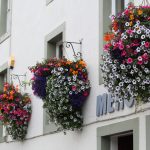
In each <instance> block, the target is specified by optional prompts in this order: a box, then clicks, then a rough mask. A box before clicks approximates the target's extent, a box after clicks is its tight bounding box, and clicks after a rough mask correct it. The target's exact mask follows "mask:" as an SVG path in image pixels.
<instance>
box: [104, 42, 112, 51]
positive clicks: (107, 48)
mask: <svg viewBox="0 0 150 150" xmlns="http://www.w3.org/2000/svg"><path fill="white" fill-rule="evenodd" d="M110 46H111V44H110V43H108V44H105V45H104V51H105V52H107V51H108V50H109V48H110Z"/></svg>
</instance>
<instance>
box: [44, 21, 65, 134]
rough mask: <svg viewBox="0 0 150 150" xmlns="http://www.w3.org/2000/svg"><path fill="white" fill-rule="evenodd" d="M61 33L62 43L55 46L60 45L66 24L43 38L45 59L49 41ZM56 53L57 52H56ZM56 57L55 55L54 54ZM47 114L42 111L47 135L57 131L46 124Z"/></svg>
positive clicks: (63, 39) (54, 126)
mask: <svg viewBox="0 0 150 150" xmlns="http://www.w3.org/2000/svg"><path fill="white" fill-rule="evenodd" d="M61 33H62V41H59V42H57V43H56V44H58V45H59V44H60V45H61V44H62V42H63V41H65V33H66V23H65V22H64V23H62V24H61V25H59V26H58V27H57V28H55V29H54V30H52V32H50V33H49V34H48V35H46V36H45V44H44V45H45V52H44V57H45V58H46V59H47V58H48V44H49V41H50V40H52V39H53V38H54V37H56V36H57V35H59V34H61ZM57 51H58V50H57ZM56 55H57V54H56ZM63 55H65V52H64V51H63ZM47 117H48V115H47V113H46V110H45V109H43V133H44V134H48V133H54V132H56V131H57V127H56V125H55V124H54V123H50V124H48V123H47Z"/></svg>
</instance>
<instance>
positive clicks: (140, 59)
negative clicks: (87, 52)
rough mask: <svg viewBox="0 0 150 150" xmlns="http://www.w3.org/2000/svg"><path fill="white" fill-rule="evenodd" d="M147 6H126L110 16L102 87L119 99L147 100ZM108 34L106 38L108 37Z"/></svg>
mask: <svg viewBox="0 0 150 150" xmlns="http://www.w3.org/2000/svg"><path fill="white" fill-rule="evenodd" d="M149 16H150V7H148V6H147V7H143V6H139V7H135V6H134V5H133V4H132V3H130V4H129V6H128V8H126V9H125V10H124V11H123V12H122V13H119V14H118V15H117V16H112V33H111V34H110V35H113V36H110V35H109V34H108V33H107V34H106V35H105V38H104V39H105V41H106V42H107V43H106V44H105V46H104V51H105V52H106V55H104V56H103V60H104V63H103V65H102V67H101V69H102V71H103V72H104V84H105V86H106V87H108V90H109V92H111V93H112V94H113V95H114V96H117V97H118V98H119V99H120V100H122V99H127V100H129V99H130V98H132V99H135V100H137V101H143V102H147V101H150V17H149ZM108 35H109V36H108Z"/></svg>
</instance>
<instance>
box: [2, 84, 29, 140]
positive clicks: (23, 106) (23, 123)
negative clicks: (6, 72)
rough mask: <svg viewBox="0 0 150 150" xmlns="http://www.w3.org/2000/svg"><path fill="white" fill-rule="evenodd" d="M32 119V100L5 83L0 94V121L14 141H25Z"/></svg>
mask: <svg viewBox="0 0 150 150" xmlns="http://www.w3.org/2000/svg"><path fill="white" fill-rule="evenodd" d="M30 118H31V100H30V98H29V96H28V94H21V93H20V92H19V91H18V88H17V87H14V86H13V85H11V84H8V83H5V84H4V90H3V92H2V93H1V94H0V120H1V122H2V123H3V125H4V126H6V130H7V132H8V134H9V135H11V137H12V139H13V140H18V141H23V140H24V139H25V136H26V134H27V129H28V124H29V121H30Z"/></svg>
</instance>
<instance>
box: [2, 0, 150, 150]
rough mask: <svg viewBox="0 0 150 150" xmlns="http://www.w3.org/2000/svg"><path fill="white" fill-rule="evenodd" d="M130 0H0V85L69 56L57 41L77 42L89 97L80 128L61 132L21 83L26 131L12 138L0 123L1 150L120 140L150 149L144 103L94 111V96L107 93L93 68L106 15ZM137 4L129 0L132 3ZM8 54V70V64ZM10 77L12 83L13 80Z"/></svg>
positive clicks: (103, 145) (109, 146)
mask: <svg viewBox="0 0 150 150" xmlns="http://www.w3.org/2000/svg"><path fill="white" fill-rule="evenodd" d="M130 1H131V0H94V1H93V0H76V1H74V0H61V1H60V0H32V1H31V0H26V1H22V0H19V1H18V0H0V89H2V84H3V83H4V82H5V81H8V82H10V81H11V74H17V75H24V74H26V76H22V77H21V80H26V81H29V80H30V78H31V77H32V74H31V73H30V71H29V70H28V67H29V66H32V65H34V64H35V63H36V62H37V61H41V60H43V59H44V58H49V57H50V56H54V57H55V56H56V57H62V55H64V56H66V57H67V58H68V59H73V52H72V51H71V50H70V49H69V48H65V49H63V48H62V45H61V43H62V41H72V42H79V41H81V40H82V45H81V46H79V45H75V49H76V51H77V52H78V51H80V52H82V56H83V59H84V60H85V61H86V63H87V66H88V72H89V79H90V81H91V92H90V96H89V97H88V100H87V101H86V104H85V105H84V109H83V114H84V127H83V131H81V132H71V131H68V132H67V134H66V135H64V133H63V132H57V131H56V130H57V129H56V127H55V125H53V124H49V123H48V121H47V117H46V113H45V111H44V110H43V107H42V105H43V103H42V100H40V99H39V98H38V97H36V96H34V95H33V92H32V90H31V87H29V86H27V87H26V88H24V87H22V91H24V92H27V93H30V96H31V99H32V110H33V112H32V118H31V121H30V124H29V129H28V134H27V137H26V140H25V141H24V142H16V141H13V140H12V139H11V138H10V136H8V135H7V134H6V132H5V129H4V127H3V126H1V127H0V149H1V150H10V149H11V150H16V149H17V150H42V149H44V150H49V149H52V150H60V149H62V150H70V149H71V150H91V149H92V150H123V147H124V144H126V143H130V145H133V146H131V147H132V148H131V150H150V142H149V139H150V129H149V126H150V104H149V103H147V104H143V105H141V106H138V107H136V106H135V105H134V106H133V107H130V108H129V107H127V106H125V108H124V109H123V110H121V111H115V112H114V113H107V114H105V115H103V116H98V115H96V108H97V96H99V95H103V94H104V93H107V89H105V88H104V85H103V80H102V76H101V71H100V67H99V64H100V62H101V59H100V56H101V54H102V53H103V44H104V42H103V35H104V33H105V32H106V31H107V30H108V25H109V24H110V20H109V16H110V14H115V13H117V12H119V11H121V10H122V9H124V7H126V5H127V4H128V2H130ZM132 2H133V0H132ZM141 2H142V1H141V0H134V3H135V5H139V4H141ZM50 49H52V50H51V51H50ZM12 57H14V58H13V59H15V66H14V69H10V67H9V60H10V58H12ZM12 80H14V81H13V82H14V83H15V84H18V80H15V79H12ZM119 145H120V146H119ZM129 149H130V148H129ZM129 149H128V150H129Z"/></svg>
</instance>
